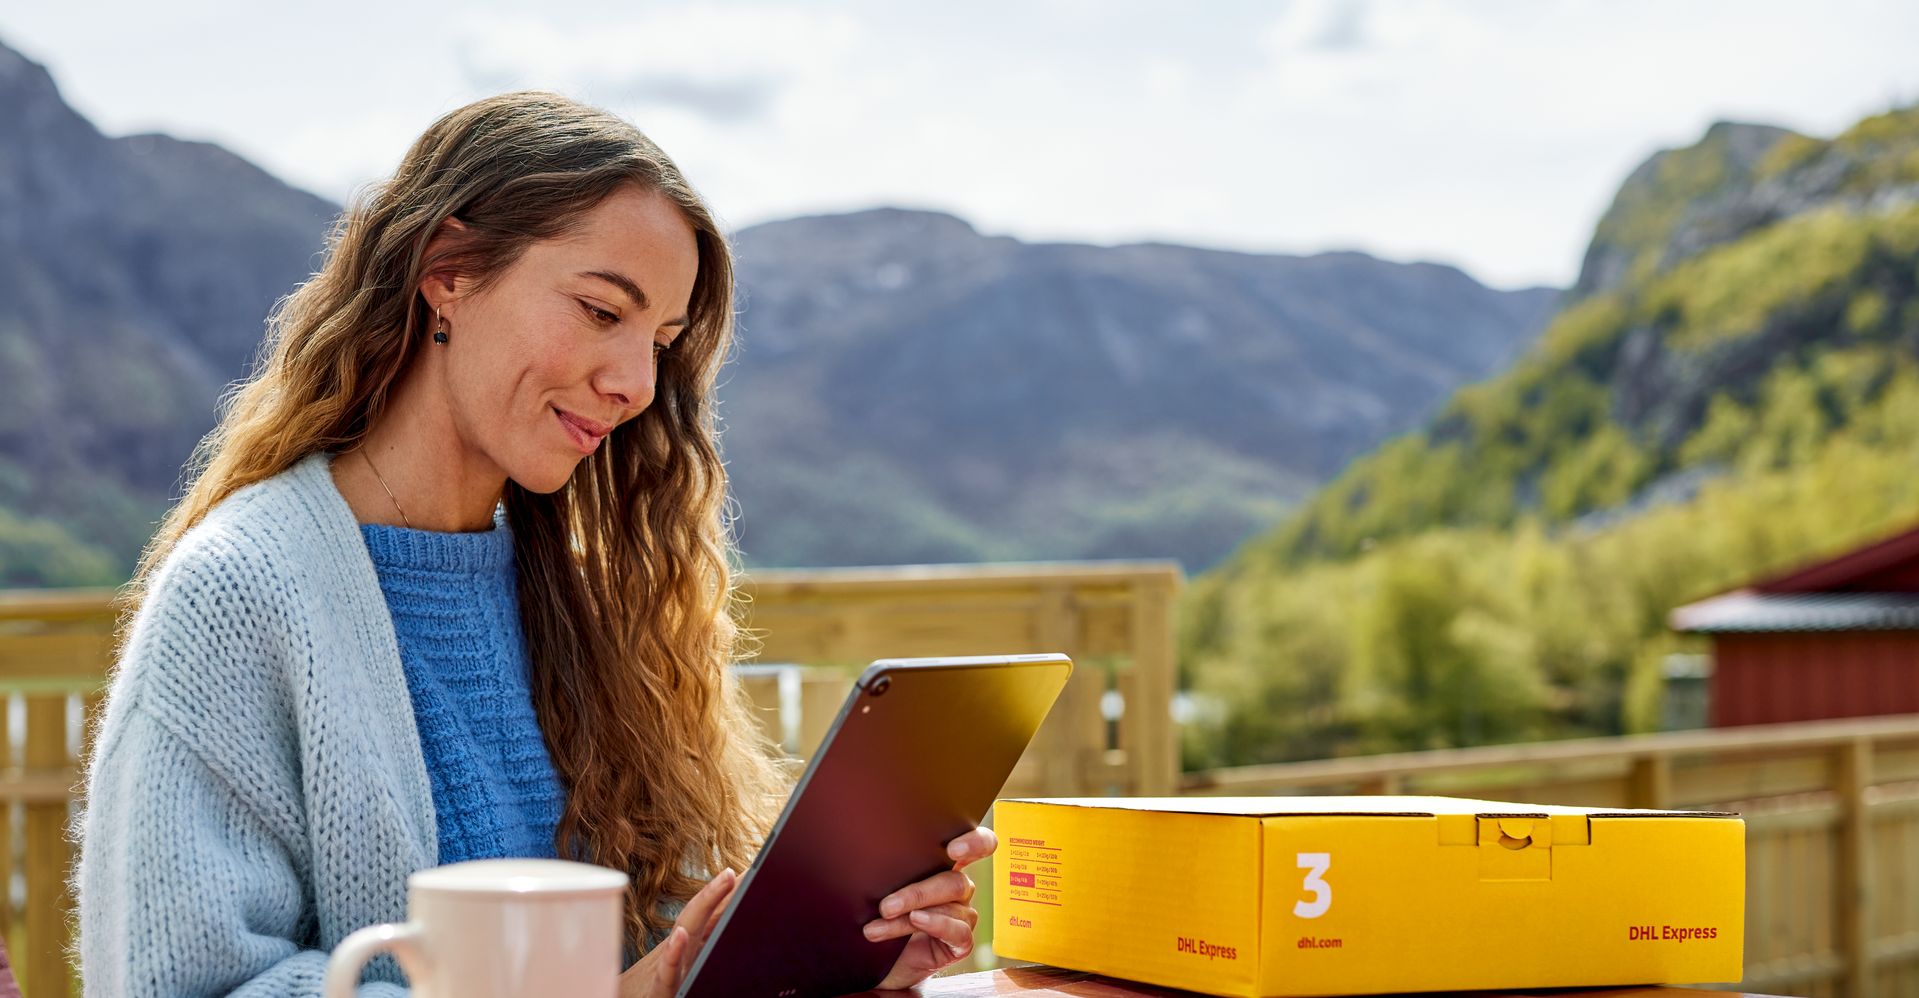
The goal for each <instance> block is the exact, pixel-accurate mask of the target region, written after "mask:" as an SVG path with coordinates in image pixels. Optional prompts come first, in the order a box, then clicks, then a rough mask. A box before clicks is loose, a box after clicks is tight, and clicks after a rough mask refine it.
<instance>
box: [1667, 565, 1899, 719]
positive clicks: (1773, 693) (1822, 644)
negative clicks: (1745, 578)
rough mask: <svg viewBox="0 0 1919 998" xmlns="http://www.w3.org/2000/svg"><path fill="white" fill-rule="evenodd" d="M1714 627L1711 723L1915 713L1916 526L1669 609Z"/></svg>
mask: <svg viewBox="0 0 1919 998" xmlns="http://www.w3.org/2000/svg"><path fill="white" fill-rule="evenodd" d="M1671 623H1672V626H1673V629H1674V630H1679V631H1687V632H1692V633H1698V634H1710V635H1712V642H1713V666H1712V680H1711V684H1712V685H1711V694H1710V707H1709V716H1710V718H1711V723H1712V725H1713V726H1714V727H1727V726H1731V725H1735V724H1770V723H1773V722H1778V721H1811V720H1819V719H1822V718H1832V717H1864V716H1868V715H1875V714H1911V713H1919V529H1914V530H1910V531H1907V532H1906V533H1903V534H1900V535H1898V536H1896V537H1890V538H1887V539H1885V540H1883V541H1880V542H1878V543H1876V544H1871V545H1868V546H1866V547H1862V548H1859V549H1857V550H1854V551H1851V552H1848V553H1846V554H1843V555H1840V556H1839V557H1837V558H1833V559H1831V560H1829V561H1824V562H1820V563H1819V564H1816V565H1811V566H1808V567H1806V568H1801V569H1799V570H1798V571H1795V572H1792V573H1789V574H1787V575H1782V576H1779V577H1777V578H1773V579H1768V580H1765V581H1762V582H1756V583H1753V584H1752V585H1749V586H1746V587H1745V588H1743V589H1738V590H1734V591H1733V592H1729V593H1725V594H1722V595H1719V596H1714V597H1712V598H1710V599H1705V600H1701V601H1699V602H1697V603H1691V604H1688V605H1686V606H1682V607H1680V608H1679V609H1677V610H1674V611H1673V612H1672V616H1671Z"/></svg>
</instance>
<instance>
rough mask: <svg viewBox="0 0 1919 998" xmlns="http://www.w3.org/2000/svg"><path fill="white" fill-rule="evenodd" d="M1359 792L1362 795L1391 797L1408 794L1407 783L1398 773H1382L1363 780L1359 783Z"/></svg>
mask: <svg viewBox="0 0 1919 998" xmlns="http://www.w3.org/2000/svg"><path fill="white" fill-rule="evenodd" d="M1359 792H1360V793H1362V794H1386V795H1389V796H1390V795H1395V794H1403V793H1405V792H1406V781H1405V778H1404V777H1401V776H1400V775H1399V774H1398V773H1380V774H1379V775H1377V776H1372V777H1368V778H1366V779H1364V780H1361V781H1360V783H1359Z"/></svg>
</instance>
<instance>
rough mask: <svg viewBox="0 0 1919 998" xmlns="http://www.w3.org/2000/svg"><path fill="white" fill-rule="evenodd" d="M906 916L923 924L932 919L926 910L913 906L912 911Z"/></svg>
mask: <svg viewBox="0 0 1919 998" xmlns="http://www.w3.org/2000/svg"><path fill="white" fill-rule="evenodd" d="M906 917H907V918H910V919H912V920H913V921H915V922H917V923H919V924H921V925H925V924H926V923H927V922H930V921H932V919H933V916H931V915H929V914H927V913H926V910H925V909H923V908H914V909H913V913H912V914H910V915H908V916H906Z"/></svg>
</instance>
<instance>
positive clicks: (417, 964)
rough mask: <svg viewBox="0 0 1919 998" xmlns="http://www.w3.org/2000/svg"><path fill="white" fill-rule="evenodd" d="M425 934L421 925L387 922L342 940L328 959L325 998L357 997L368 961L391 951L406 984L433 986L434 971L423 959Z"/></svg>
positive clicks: (369, 927)
mask: <svg viewBox="0 0 1919 998" xmlns="http://www.w3.org/2000/svg"><path fill="white" fill-rule="evenodd" d="M424 935H425V926H422V925H421V924H420V923H418V922H405V923H401V924H395V923H392V922H388V923H387V924H385V925H369V926H367V927H366V928H364V929H361V930H360V931H358V932H355V933H353V934H352V935H350V936H347V937H346V938H345V939H342V940H340V945H338V946H335V947H334V948H333V956H332V958H331V959H329V960H327V965H326V988H325V992H324V993H325V996H326V998H354V993H355V991H356V990H357V989H358V988H359V985H360V971H361V970H363V969H365V967H366V963H367V961H368V960H371V959H373V958H374V957H376V956H379V955H380V954H381V953H384V952H386V951H388V950H392V951H393V956H394V958H395V959H397V960H399V961H400V969H401V970H404V971H406V976H407V982H408V983H409V984H411V985H412V986H413V987H414V988H419V987H422V986H424V985H428V984H431V983H432V978H433V974H432V971H431V970H430V969H429V968H428V966H427V964H426V961H424V960H422V959H420V957H421V955H422V953H421V950H420V940H421V938H422V937H423V936H424Z"/></svg>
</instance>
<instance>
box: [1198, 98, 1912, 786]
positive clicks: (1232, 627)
mask: <svg viewBox="0 0 1919 998" xmlns="http://www.w3.org/2000/svg"><path fill="white" fill-rule="evenodd" d="M1915 358H1919V109H1906V110H1903V111H1896V112H1892V113H1888V114H1885V115H1881V116H1878V117H1875V118H1872V119H1868V120H1867V121H1865V122H1862V123H1861V124H1860V125H1859V126H1857V127H1855V128H1854V129H1852V130H1850V131H1848V132H1847V133H1846V134H1845V135H1842V136H1840V137H1838V138H1837V139H1834V140H1832V141H1830V142H1822V141H1819V140H1814V139H1809V138H1806V137H1804V136H1799V135H1795V134H1793V133H1790V132H1786V131H1783V130H1779V129H1764V128H1760V127H1757V126H1736V125H1722V126H1715V127H1714V129H1713V130H1712V131H1711V132H1709V133H1708V134H1707V136H1706V138H1705V139H1704V140H1702V141H1701V142H1700V143H1699V144H1698V145H1696V146H1693V147H1691V148H1689V149H1685V150H1677V151H1674V152H1670V153H1665V154H1662V155H1661V156H1660V157H1655V159H1654V160H1653V161H1651V162H1649V163H1648V164H1647V166H1645V167H1642V168H1641V169H1640V170H1639V171H1636V172H1635V174H1634V176H1633V177H1632V178H1631V179H1629V180H1628V181H1627V183H1626V185H1625V186H1623V187H1622V189H1621V191H1620V194H1619V197H1618V198H1617V199H1616V200H1615V202H1614V205H1613V208H1612V210H1611V211H1609V212H1608V214H1607V217H1606V219H1605V220H1604V221H1602V223H1601V224H1600V226H1599V227H1598V229H1597V231H1596V233H1595V238H1594V248H1593V250H1592V251H1591V252H1589V254H1588V257H1587V267H1586V273H1585V274H1583V275H1582V277H1581V281H1580V283H1579V285H1578V286H1576V288H1575V297H1574V298H1573V300H1572V301H1571V303H1570V304H1569V305H1568V306H1567V307H1566V308H1565V309H1564V310H1563V311H1562V312H1561V314H1560V315H1559V316H1558V317H1557V318H1556V319H1555V321H1554V322H1553V323H1552V324H1551V325H1550V326H1549V327H1548V329H1547V332H1546V334H1545V336H1544V338H1543V339H1542V340H1541V342H1540V344H1539V345H1538V347H1537V348H1536V349H1535V350H1533V351H1532V352H1531V353H1530V354H1529V355H1528V356H1526V357H1525V358H1523V359H1522V360H1521V361H1520V362H1519V363H1518V364H1517V365H1515V367H1513V368H1512V369H1511V370H1509V371H1508V372H1506V373H1505V374H1503V375H1500V376H1498V377H1495V378H1493V379H1491V380H1489V381H1487V382H1483V383H1481V384H1478V385H1474V386H1471V387H1468V388H1466V389H1464V390H1462V391H1460V392H1458V393H1457V394H1456V395H1455V396H1454V398H1453V399H1452V400H1451V402H1450V403H1449V404H1448V405H1447V406H1446V407H1445V408H1444V410H1443V411H1442V412H1441V413H1440V415H1438V416H1437V417H1436V418H1435V419H1434V420H1433V421H1432V422H1431V423H1430V424H1429V425H1428V426H1427V427H1426V428H1425V429H1424V430H1422V431H1420V432H1417V433H1414V434H1410V435H1407V436H1403V437H1400V438H1398V439H1395V440H1393V441H1391V442H1389V443H1387V444H1386V445H1384V446H1383V447H1381V448H1380V449H1379V450H1377V451H1376V452H1374V453H1373V454H1371V455H1369V456H1368V457H1366V458H1363V459H1361V460H1359V461H1357V462H1355V463H1354V464H1352V465H1351V466H1349V468H1348V469H1347V470H1346V471H1345V472H1344V473H1343V474H1342V475H1340V476H1339V477H1338V478H1337V479H1336V480H1335V481H1334V482H1333V483H1332V484H1330V485H1329V486H1328V487H1327V488H1325V489H1324V490H1322V491H1321V492H1320V493H1318V494H1317V495H1316V496H1315V497H1314V498H1313V499H1312V500H1311V501H1309V502H1308V503H1307V504H1306V505H1305V506H1304V507H1303V508H1302V509H1301V511H1300V512H1299V513H1298V514H1297V515H1295V516H1293V517H1291V518H1290V519H1288V520H1287V521H1285V522H1284V523H1282V524H1281V525H1279V526H1278V527H1277V528H1276V529H1274V530H1273V531H1271V532H1270V533H1268V534H1266V535H1265V536H1262V537H1260V538H1257V539H1256V540H1254V541H1252V542H1250V543H1249V544H1247V545H1246V546H1244V547H1243V548H1242V549H1241V550H1240V551H1239V552H1238V553H1237V554H1236V555H1235V556H1234V557H1233V558H1232V559H1230V560H1229V561H1228V562H1227V563H1226V564H1225V565H1223V566H1222V567H1221V568H1220V569H1219V570H1218V571H1216V572H1213V573H1210V574H1209V575H1207V576H1204V577H1202V578H1200V579H1198V580H1196V581H1195V584H1194V585H1193V586H1192V587H1191V590H1190V592H1189V595H1188V599H1187V603H1186V607H1185V610H1186V612H1185V613H1184V614H1183V635H1182V642H1183V649H1182V650H1183V652H1184V654H1183V656H1182V663H1183V667H1184V669H1185V671H1186V673H1187V678H1188V679H1189V680H1190V681H1191V683H1192V684H1193V686H1194V687H1195V688H1196V689H1198V690H1200V691H1203V692H1207V693H1211V694H1214V695H1216V696H1218V697H1219V698H1220V699H1219V702H1220V703H1222V704H1224V705H1227V706H1226V711H1227V713H1226V714H1225V716H1224V717H1223V718H1222V719H1220V720H1219V721H1218V722H1217V723H1214V724H1204V725H1195V726H1191V727H1190V728H1189V736H1188V746H1187V750H1188V763H1189V765H1217V764H1227V763H1242V762H1253V761H1270V760H1278V759H1288V758H1301V757H1310V756H1322V755H1329V754H1337V753H1346V752H1365V751H1381V750H1392V749H1400V748H1425V747H1437V746H1447V745H1466V744H1476V743H1485V742H1494V741H1507V740H1515V739H1524V738H1539V737H1556V736H1563V735H1577V734H1598V733H1610V732H1618V731H1625V730H1635V729H1642V728H1646V727H1648V726H1650V725H1652V724H1653V723H1655V721H1656V719H1657V710H1658V694H1659V687H1658V680H1657V676H1658V673H1657V667H1658V665H1659V661H1660V659H1661V657H1662V656H1663V655H1665V654H1666V653H1668V652H1671V651H1673V650H1675V649H1677V648H1678V647H1680V646H1681V643H1682V640H1683V639H1680V638H1678V637H1676V636H1674V635H1672V634H1671V633H1670V632H1669V631H1668V630H1667V628H1666V614H1667V612H1668V611H1669V610H1670V609H1671V608H1672V607H1674V606H1676V605H1678V604H1680V603H1683V602H1686V601H1688V600H1690V599H1694V598H1698V597H1701V596H1705V595H1709V594H1711V593H1713V592H1715V591H1718V590H1721V589H1725V588H1729V587H1731V586H1734V585H1738V584H1740V583H1742V582H1744V581H1746V580H1747V579H1749V578H1750V577H1752V576H1754V575H1756V574H1763V573H1765V572H1770V571H1776V570H1779V569H1783V568H1786V567H1789V566H1790V565H1792V564H1794V563H1797V562H1801V561H1804V560H1806V559H1809V558H1813V557H1818V556H1822V555H1825V554H1828V553H1831V552H1834V551H1837V550H1840V549H1843V548H1846V547H1848V546H1850V545H1853V544H1856V543H1858V542H1860V541H1863V540H1866V539H1869V538H1872V537H1875V536H1878V535H1881V534H1884V533H1888V532H1891V531H1894V530H1898V529H1903V528H1905V527H1907V526H1910V525H1911V524H1912V523H1913V522H1914V521H1915V520H1919V360H1915Z"/></svg>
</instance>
